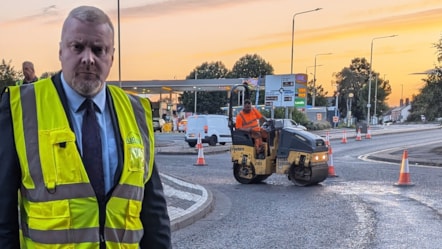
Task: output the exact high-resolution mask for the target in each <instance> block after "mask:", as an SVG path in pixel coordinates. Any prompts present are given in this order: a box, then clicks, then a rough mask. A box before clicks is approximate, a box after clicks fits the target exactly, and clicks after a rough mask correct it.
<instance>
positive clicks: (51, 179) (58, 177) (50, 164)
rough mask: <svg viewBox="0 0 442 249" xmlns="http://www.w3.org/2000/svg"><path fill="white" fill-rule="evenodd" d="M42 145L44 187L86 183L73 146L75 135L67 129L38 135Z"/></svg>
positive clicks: (75, 148) (77, 154) (85, 177)
mask: <svg viewBox="0 0 442 249" xmlns="http://www.w3.org/2000/svg"><path fill="white" fill-rule="evenodd" d="M40 141H42V143H43V144H44V146H45V148H44V150H41V151H42V152H41V154H42V162H44V163H43V164H42V170H43V176H44V180H45V185H46V186H52V185H54V184H55V185H59V184H67V183H78V182H86V181H87V176H86V173H85V172H84V173H82V172H81V169H82V167H80V165H82V161H81V157H80V153H79V152H78V149H77V146H76V144H75V134H74V133H73V132H72V131H71V130H70V129H67V128H64V129H56V130H50V131H42V132H41V133H40Z"/></svg>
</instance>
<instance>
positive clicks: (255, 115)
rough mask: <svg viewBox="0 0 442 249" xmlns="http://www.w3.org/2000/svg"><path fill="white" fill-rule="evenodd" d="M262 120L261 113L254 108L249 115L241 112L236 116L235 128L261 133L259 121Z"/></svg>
mask: <svg viewBox="0 0 442 249" xmlns="http://www.w3.org/2000/svg"><path fill="white" fill-rule="evenodd" d="M261 118H262V115H261V113H260V112H259V111H258V110H256V109H255V108H252V109H251V110H250V112H249V113H245V112H244V111H241V112H239V114H238V115H237V116H236V124H235V127H236V128H237V129H240V128H243V129H244V128H252V130H253V131H259V130H260V128H259V119H261Z"/></svg>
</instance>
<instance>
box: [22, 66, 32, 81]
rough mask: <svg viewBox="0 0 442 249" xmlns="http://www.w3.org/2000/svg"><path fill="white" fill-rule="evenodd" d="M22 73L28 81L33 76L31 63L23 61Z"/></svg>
mask: <svg viewBox="0 0 442 249" xmlns="http://www.w3.org/2000/svg"><path fill="white" fill-rule="evenodd" d="M23 75H24V76H25V80H27V81H30V80H33V79H34V78H35V72H34V68H33V67H32V65H31V64H29V63H25V64H24V65H23Z"/></svg>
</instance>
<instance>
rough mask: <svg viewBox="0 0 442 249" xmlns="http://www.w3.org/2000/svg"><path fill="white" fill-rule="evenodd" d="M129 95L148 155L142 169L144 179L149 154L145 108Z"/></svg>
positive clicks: (147, 168) (146, 174) (145, 177)
mask: <svg viewBox="0 0 442 249" xmlns="http://www.w3.org/2000/svg"><path fill="white" fill-rule="evenodd" d="M128 95H129V99H130V103H131V104H132V109H133V110H134V114H135V119H136V120H137V123H138V127H139V128H138V129H140V132H141V139H143V144H144V151H145V152H147V153H146V154H147V155H148V157H146V162H145V164H146V167H145V169H146V170H145V171H144V180H146V179H147V176H148V173H149V167H148V165H149V161H148V160H147V159H148V158H149V157H150V156H151V155H150V149H149V148H150V144H149V135H148V132H149V131H148V130H147V121H146V116H145V110H144V107H143V105H142V104H141V103H140V100H139V99H137V98H136V97H135V96H132V95H131V94H128Z"/></svg>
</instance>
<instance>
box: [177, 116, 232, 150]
mask: <svg viewBox="0 0 442 249" xmlns="http://www.w3.org/2000/svg"><path fill="white" fill-rule="evenodd" d="M198 134H201V142H202V143H208V144H209V145H210V146H215V145H216V144H217V143H219V144H221V145H225V144H226V143H231V142H232V136H231V134H230V129H229V126H228V117H227V116H224V115H212V114H208V115H194V116H190V117H188V118H187V130H186V135H185V138H184V140H185V141H186V142H187V143H188V144H189V146H190V147H195V145H196V144H197V142H198Z"/></svg>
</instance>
